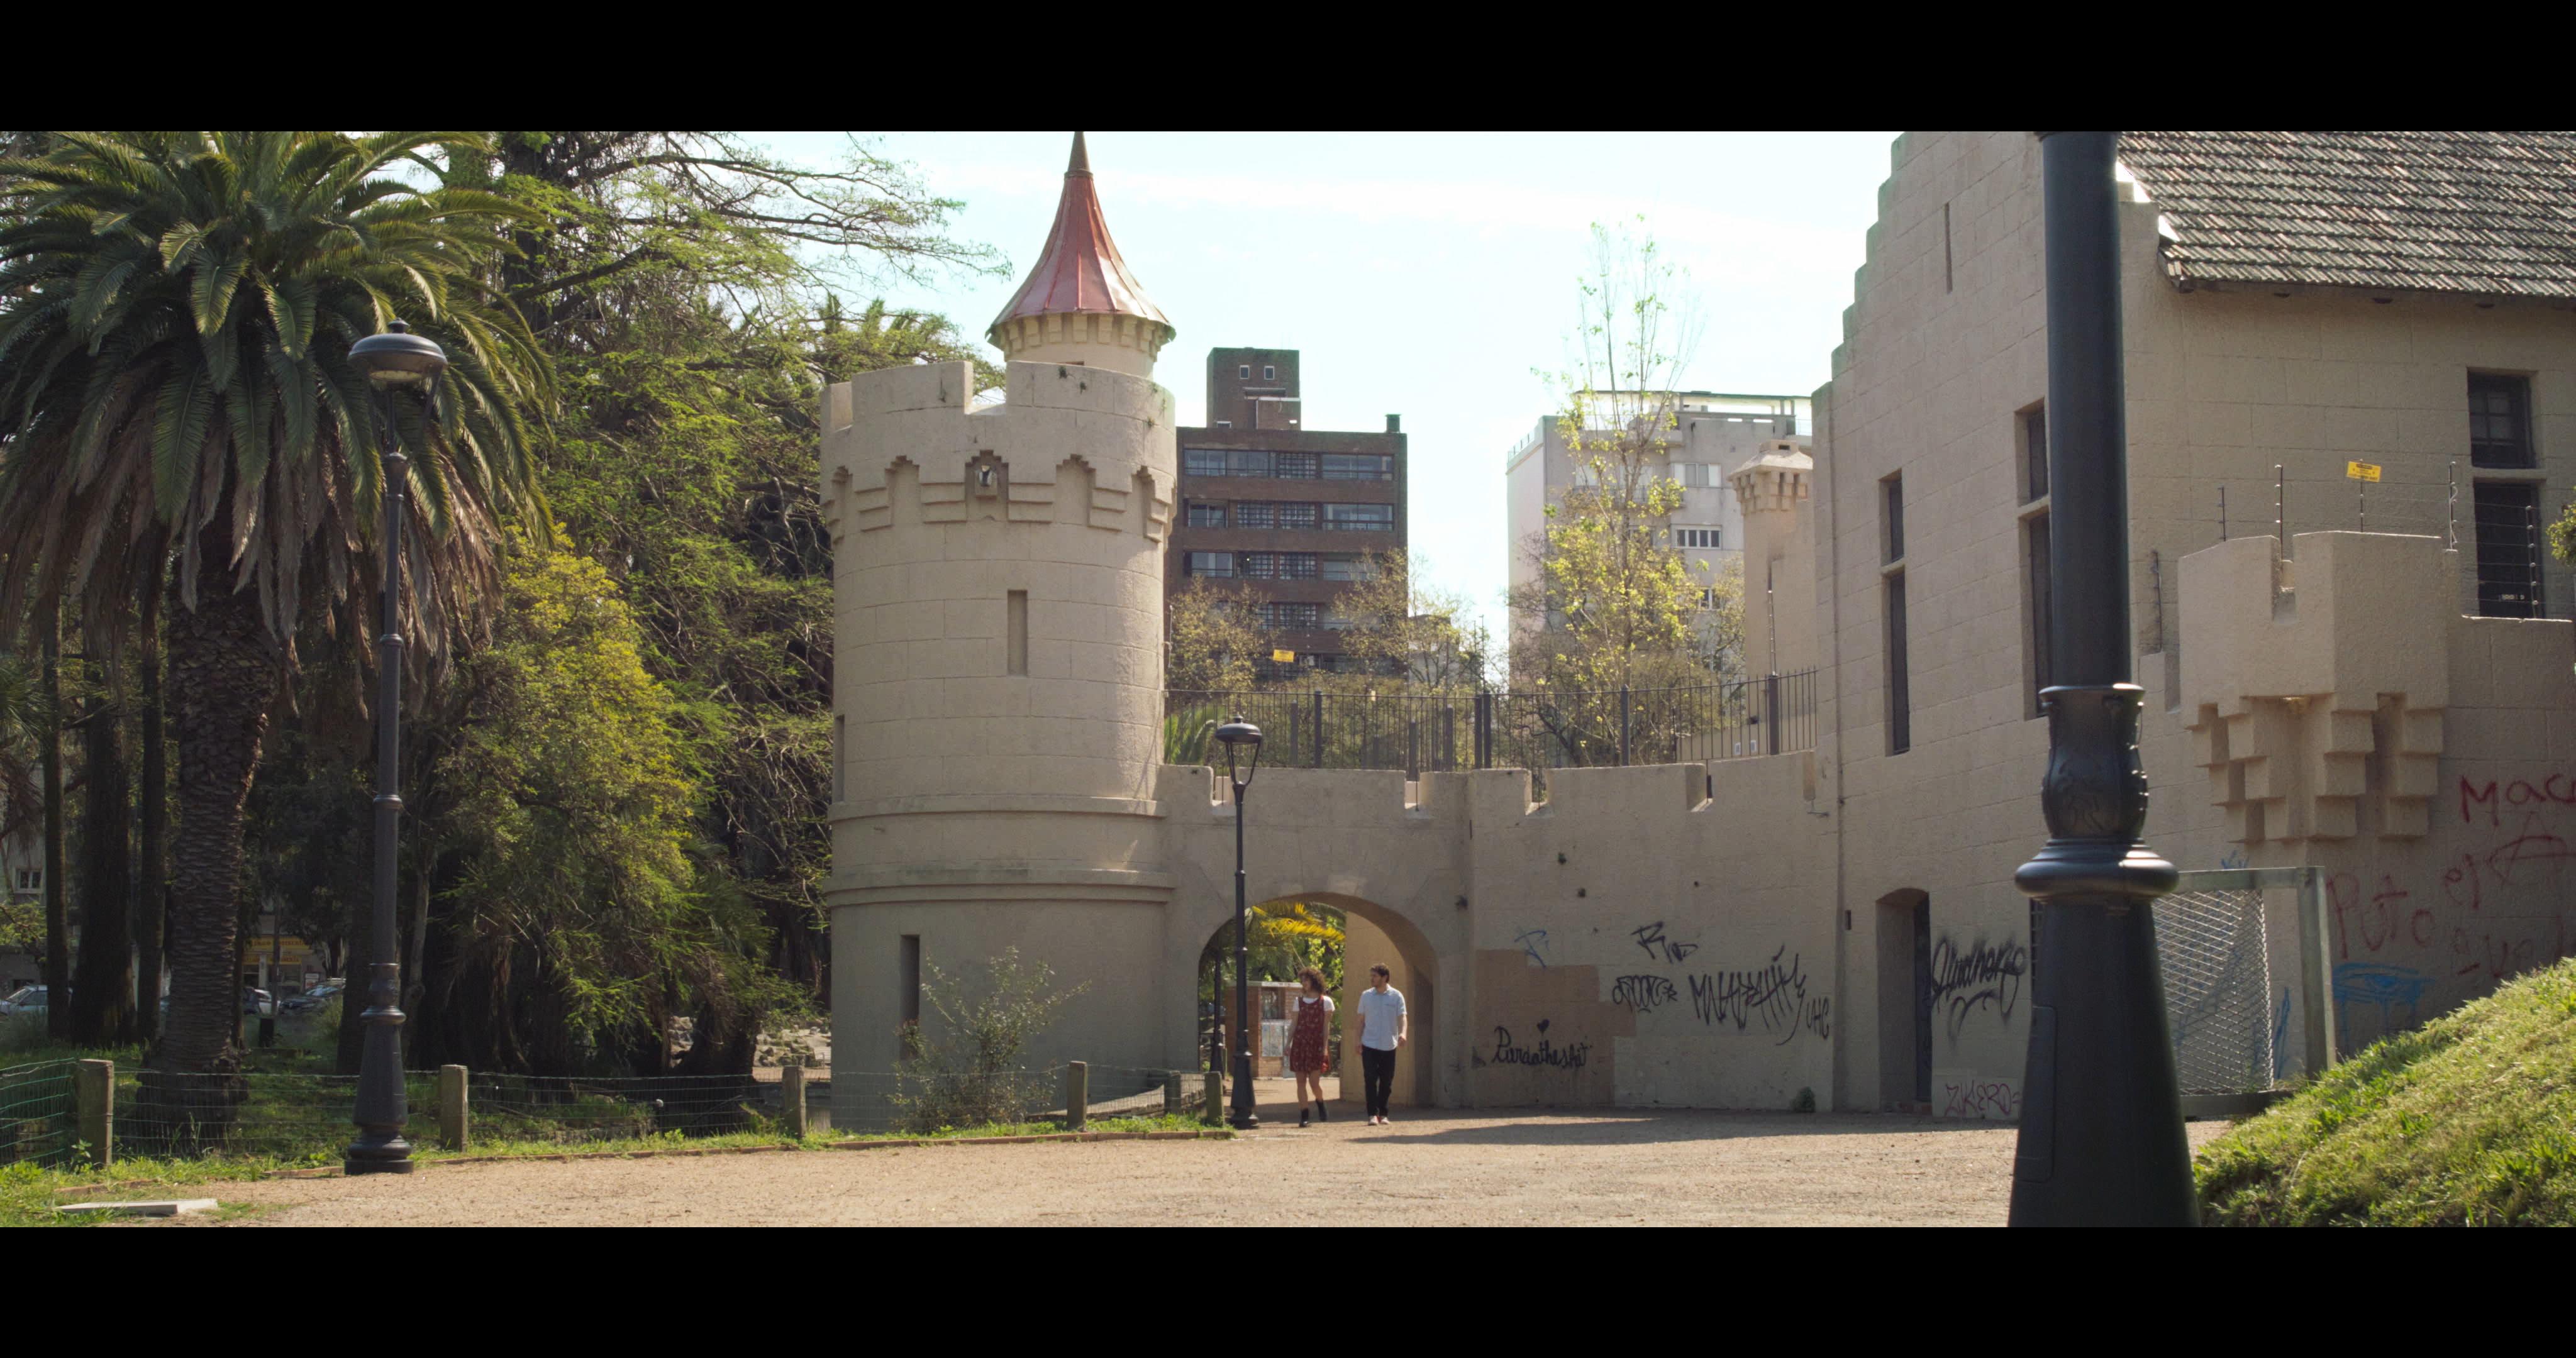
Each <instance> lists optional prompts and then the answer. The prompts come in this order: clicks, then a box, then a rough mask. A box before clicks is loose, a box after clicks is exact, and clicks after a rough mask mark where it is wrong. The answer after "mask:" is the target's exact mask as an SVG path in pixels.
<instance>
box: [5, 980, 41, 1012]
mask: <svg viewBox="0 0 2576 1358" xmlns="http://www.w3.org/2000/svg"><path fill="white" fill-rule="evenodd" d="M45 1009H46V1003H45V988H44V987H43V986H40V985H22V986H20V987H18V988H17V989H16V990H12V991H10V992H9V995H8V998H6V999H0V1014H41V1013H44V1012H45Z"/></svg>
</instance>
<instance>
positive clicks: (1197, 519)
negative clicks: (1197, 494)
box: [1190, 502, 1225, 528]
mask: <svg viewBox="0 0 2576 1358" xmlns="http://www.w3.org/2000/svg"><path fill="white" fill-rule="evenodd" d="M1190 527H1192V528H1223V527H1225V506H1224V505H1211V504H1199V503H1195V502H1193V503H1192V504H1191V505H1190Z"/></svg>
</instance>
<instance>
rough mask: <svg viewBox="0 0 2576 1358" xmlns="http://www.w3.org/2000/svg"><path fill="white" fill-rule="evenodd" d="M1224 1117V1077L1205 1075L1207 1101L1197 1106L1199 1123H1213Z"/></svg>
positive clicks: (1213, 1072)
mask: <svg viewBox="0 0 2576 1358" xmlns="http://www.w3.org/2000/svg"><path fill="white" fill-rule="evenodd" d="M1224 1116H1225V1076H1224V1075H1222V1074H1220V1073H1219V1072H1216V1071H1213V1070H1211V1071H1209V1072H1208V1073H1207V1101H1206V1102H1204V1103H1202V1104H1200V1105H1199V1121H1201V1122H1206V1123H1214V1122H1215V1121H1217V1120H1218V1119H1219V1118H1222V1117H1224Z"/></svg>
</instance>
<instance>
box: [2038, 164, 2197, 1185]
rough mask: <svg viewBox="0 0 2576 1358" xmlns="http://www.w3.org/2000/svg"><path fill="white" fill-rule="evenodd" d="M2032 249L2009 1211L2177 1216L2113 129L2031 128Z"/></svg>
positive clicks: (2186, 1161) (2162, 868) (2166, 886)
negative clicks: (2043, 717) (2043, 614)
mask: <svg viewBox="0 0 2576 1358" xmlns="http://www.w3.org/2000/svg"><path fill="white" fill-rule="evenodd" d="M2039 136H2040V162H2041V172H2042V179H2041V192H2042V203H2043V207H2044V210H2045V213H2046V240H2047V250H2048V274H2047V282H2048V435H2049V438H2048V485H2049V494H2050V497H2051V498H2050V509H2049V518H2050V520H2051V524H2050V532H2049V535H2048V572H2049V576H2050V579H2051V580H2052V582H2053V589H2052V591H2051V595H2050V600H2049V603H2050V608H2049V633H2050V647H2049V665H2050V669H2049V673H2050V676H2051V677H2052V678H2053V679H2055V680H2056V683H2055V685H2054V686H2052V687H2050V688H2048V689H2046V690H2044V691H2043V692H2042V693H2041V694H2040V701H2041V704H2042V706H2044V707H2045V708H2046V709H2047V712H2048V773H2047V775H2046V777H2045V778H2043V779H2042V780H2041V782H2040V793H2039V800H2040V809H2041V811H2042V812H2043V813H2044V814H2045V815H2046V817H2047V819H2048V833H2049V839H2048V845H2047V847H2046V848H2043V849H2041V850H2040V852H2039V856H2038V857H2037V858H2034V859H2032V860H2031V861H2030V862H2028V863H2025V864H2023V865H2022V868H2021V871H2020V872H2018V873H2016V874H2015V875H2014V877H2013V883H2014V885H2016V886H2018V887H2020V888H2021V889H2022V891H2023V892H2024V893H2025V894H2027V895H2029V896H2030V897H2031V898H2032V903H2031V913H2030V927H2031V956H2032V965H2031V978H2030V984H2031V1010H2030V1056H2029V1063H2028V1065H2027V1067H2026V1068H2025V1074H2024V1076H2023V1081H2022V1115H2021V1143H2020V1149H2019V1152H2018V1154H2017V1155H2016V1157H2015V1159H2014V1163H2013V1190H2012V1211H2011V1218H2010V1219H2011V1223H2012V1224H2013V1225H2015V1226H2187V1225H2190V1224H2192V1222H2193V1221H2194V1220H2195V1219H2196V1217H2197V1216H2198V1209H2197V1207H2196V1205H2195V1204H2194V1201H2193V1197H2192V1184H2191V1155H2190V1151H2189V1149H2188V1148H2187V1146H2186V1145H2185V1144H2184V1141H2183V1131H2182V1100H2181V1096H2180V1095H2179V1093H2177V1091H2176V1089H2175V1085H2174V1062H2173V1046H2172V1043H2171V1041H2170V1040H2169V1039H2168V1037H2167V1034H2166V1027H2165V1007H2164V985H2163V982H2162V979H2161V978H2160V977H2159V976H2158V974H2157V970H2156V935H2155V918H2154V913H2153V911H2154V905H2155V900H2156V898H2157V897H2159V896H2162V895H2164V894H2165V893H2166V892H2168V891H2171V890H2173V888H2174V883H2175V881H2176V875H2175V872H2174V867H2173V865H2172V864H2171V863H2167V862H2165V861H2164V860H2163V859H2161V858H2158V857H2157V856H2156V855H2155V853H2154V851H2152V850H2150V849H2149V848H2147V846H2146V845H2145V844H2144V843H2142V842H2141V841H2140V840H2139V837H2138V836H2139V833H2140V832H2141V831H2142V830H2144V829H2145V827H2146V821H2147V775H2146V770H2145V769H2144V768H2143V767H2142V766H2141V765H2140V763H2139V761H2138V703H2139V699H2140V697H2141V696H2142V695H2143V693H2144V690H2142V689H2140V688H2139V687H2138V686H2137V685H2136V684H2133V683H2130V682H2129V663H2130V655H2129V647H2130V638H2129V511H2128V485H2129V473H2128V429H2127V421H2126V417H2125V410H2124V401H2125V396H2124V393H2123V390H2122V382H2121V362H2122V358H2121V347H2120V235H2119V219H2118V208H2117V202H2116V197H2115V191H2114V186H2113V182H2112V157H2113V155H2114V152H2115V148H2116V141H2117V134H2116V133H2111V132H2042V133H2040V134H2039Z"/></svg>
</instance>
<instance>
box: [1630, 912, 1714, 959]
mask: <svg viewBox="0 0 2576 1358" xmlns="http://www.w3.org/2000/svg"><path fill="white" fill-rule="evenodd" d="M1628 936H1629V937H1630V938H1633V939H1635V940H1637V946H1638V947H1640V948H1643V949H1645V950H1646V956H1648V957H1651V958H1654V959H1655V960H1656V961H1658V962H1670V963H1673V964H1674V965H1676V966H1678V965H1680V964H1681V962H1682V961H1683V959H1685V958H1687V957H1689V956H1690V955H1691V954H1692V953H1695V952H1698V951H1699V945H1698V944H1696V943H1677V942H1675V941H1673V940H1672V939H1668V938H1666V937H1664V922H1663V921H1662V920H1656V921H1655V922H1654V923H1652V924H1644V925H1639V926H1638V927H1637V928H1634V929H1631V930H1629V931H1628Z"/></svg>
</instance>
